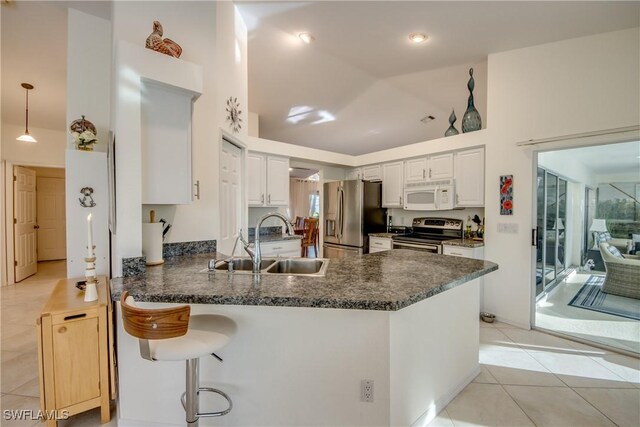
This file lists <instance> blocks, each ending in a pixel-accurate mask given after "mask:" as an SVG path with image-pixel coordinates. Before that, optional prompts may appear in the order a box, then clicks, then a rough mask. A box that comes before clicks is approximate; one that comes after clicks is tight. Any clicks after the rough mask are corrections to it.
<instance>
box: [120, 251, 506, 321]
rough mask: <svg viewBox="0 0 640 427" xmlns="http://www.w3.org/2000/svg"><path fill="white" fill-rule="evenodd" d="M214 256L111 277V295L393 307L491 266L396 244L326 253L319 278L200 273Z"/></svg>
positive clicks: (206, 301)
mask: <svg viewBox="0 0 640 427" xmlns="http://www.w3.org/2000/svg"><path fill="white" fill-rule="evenodd" d="M216 255H220V254H216V253H205V254H197V255H188V256H179V257H174V258H168V259H166V260H165V263H164V264H163V265H161V266H157V267H150V268H147V270H146V273H145V274H144V275H142V276H136V277H125V278H115V279H112V280H111V295H112V298H113V300H114V301H117V300H118V299H119V298H120V294H121V293H122V292H123V291H125V290H126V291H129V293H130V294H131V295H132V296H133V297H134V298H135V299H136V300H139V301H147V302H165V303H182V304H232V305H263V306H280V307H318V308H342V309H358V310H384V311H394V310H400V309H402V308H404V307H407V306H409V305H411V304H414V303H416V302H418V301H421V300H423V299H425V298H429V297H432V296H434V295H437V294H439V293H441V292H444V291H446V290H448V289H451V288H453V287H456V286H458V285H461V284H463V283H465V282H468V281H470V280H472V279H475V278H477V277H480V276H483V275H485V274H487V273H490V272H492V271H494V270H497V269H498V265H497V264H494V263H492V262H488V261H482V260H475V259H469V258H460V257H450V256H445V255H437V254H432V253H427V252H421V251H412V250H406V249H396V250H393V251H384V252H378V253H374V254H367V255H358V256H353V257H349V258H342V259H331V260H330V261H329V268H328V269H327V273H326V276H325V277H305V276H287V275H267V274H261V275H256V276H254V275H252V274H228V273H220V272H218V273H215V274H207V273H206V272H204V273H202V272H201V271H202V270H203V269H204V268H206V266H207V262H208V261H209V259H211V258H214V257H216ZM219 257H220V256H219Z"/></svg>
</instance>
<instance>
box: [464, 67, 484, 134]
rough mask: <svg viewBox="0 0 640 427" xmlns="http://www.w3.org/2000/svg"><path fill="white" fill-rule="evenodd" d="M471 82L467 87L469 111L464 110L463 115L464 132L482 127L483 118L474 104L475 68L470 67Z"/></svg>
mask: <svg viewBox="0 0 640 427" xmlns="http://www.w3.org/2000/svg"><path fill="white" fill-rule="evenodd" d="M469 76H471V77H470V78H469V83H467V88H468V89H469V101H468V102H467V111H465V112H464V116H463V117H462V132H463V133H466V132H473V131H474V130H480V129H482V119H481V118H480V113H478V110H476V107H475V106H474V105H473V88H474V87H475V81H474V80H473V68H469Z"/></svg>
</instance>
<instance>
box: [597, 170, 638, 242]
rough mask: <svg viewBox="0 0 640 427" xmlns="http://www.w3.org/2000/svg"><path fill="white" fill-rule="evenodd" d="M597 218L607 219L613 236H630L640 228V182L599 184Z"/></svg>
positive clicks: (624, 237) (608, 227)
mask: <svg viewBox="0 0 640 427" xmlns="http://www.w3.org/2000/svg"><path fill="white" fill-rule="evenodd" d="M596 199H597V202H596V218H603V219H605V220H607V229H608V230H609V233H611V236H612V237H618V238H623V239H626V238H629V235H630V234H631V233H633V232H636V231H637V230H638V229H640V202H639V201H638V200H639V199H640V183H637V182H619V183H601V184H598V189H597V193H596Z"/></svg>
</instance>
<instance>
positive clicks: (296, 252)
mask: <svg viewBox="0 0 640 427" xmlns="http://www.w3.org/2000/svg"><path fill="white" fill-rule="evenodd" d="M300 242H301V241H300V240H298V239H294V240H282V241H277V242H265V243H260V249H261V250H262V257H263V258H266V257H274V256H280V257H288V256H300V246H301V245H300Z"/></svg>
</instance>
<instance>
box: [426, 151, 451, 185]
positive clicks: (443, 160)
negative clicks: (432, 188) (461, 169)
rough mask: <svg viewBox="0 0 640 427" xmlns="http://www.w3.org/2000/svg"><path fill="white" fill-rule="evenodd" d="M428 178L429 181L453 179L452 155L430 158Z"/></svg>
mask: <svg viewBox="0 0 640 427" xmlns="http://www.w3.org/2000/svg"><path fill="white" fill-rule="evenodd" d="M428 177H429V179H430V180H438V179H450V178H453V153H447V154H439V155H437V156H430V157H429V173H428Z"/></svg>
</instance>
